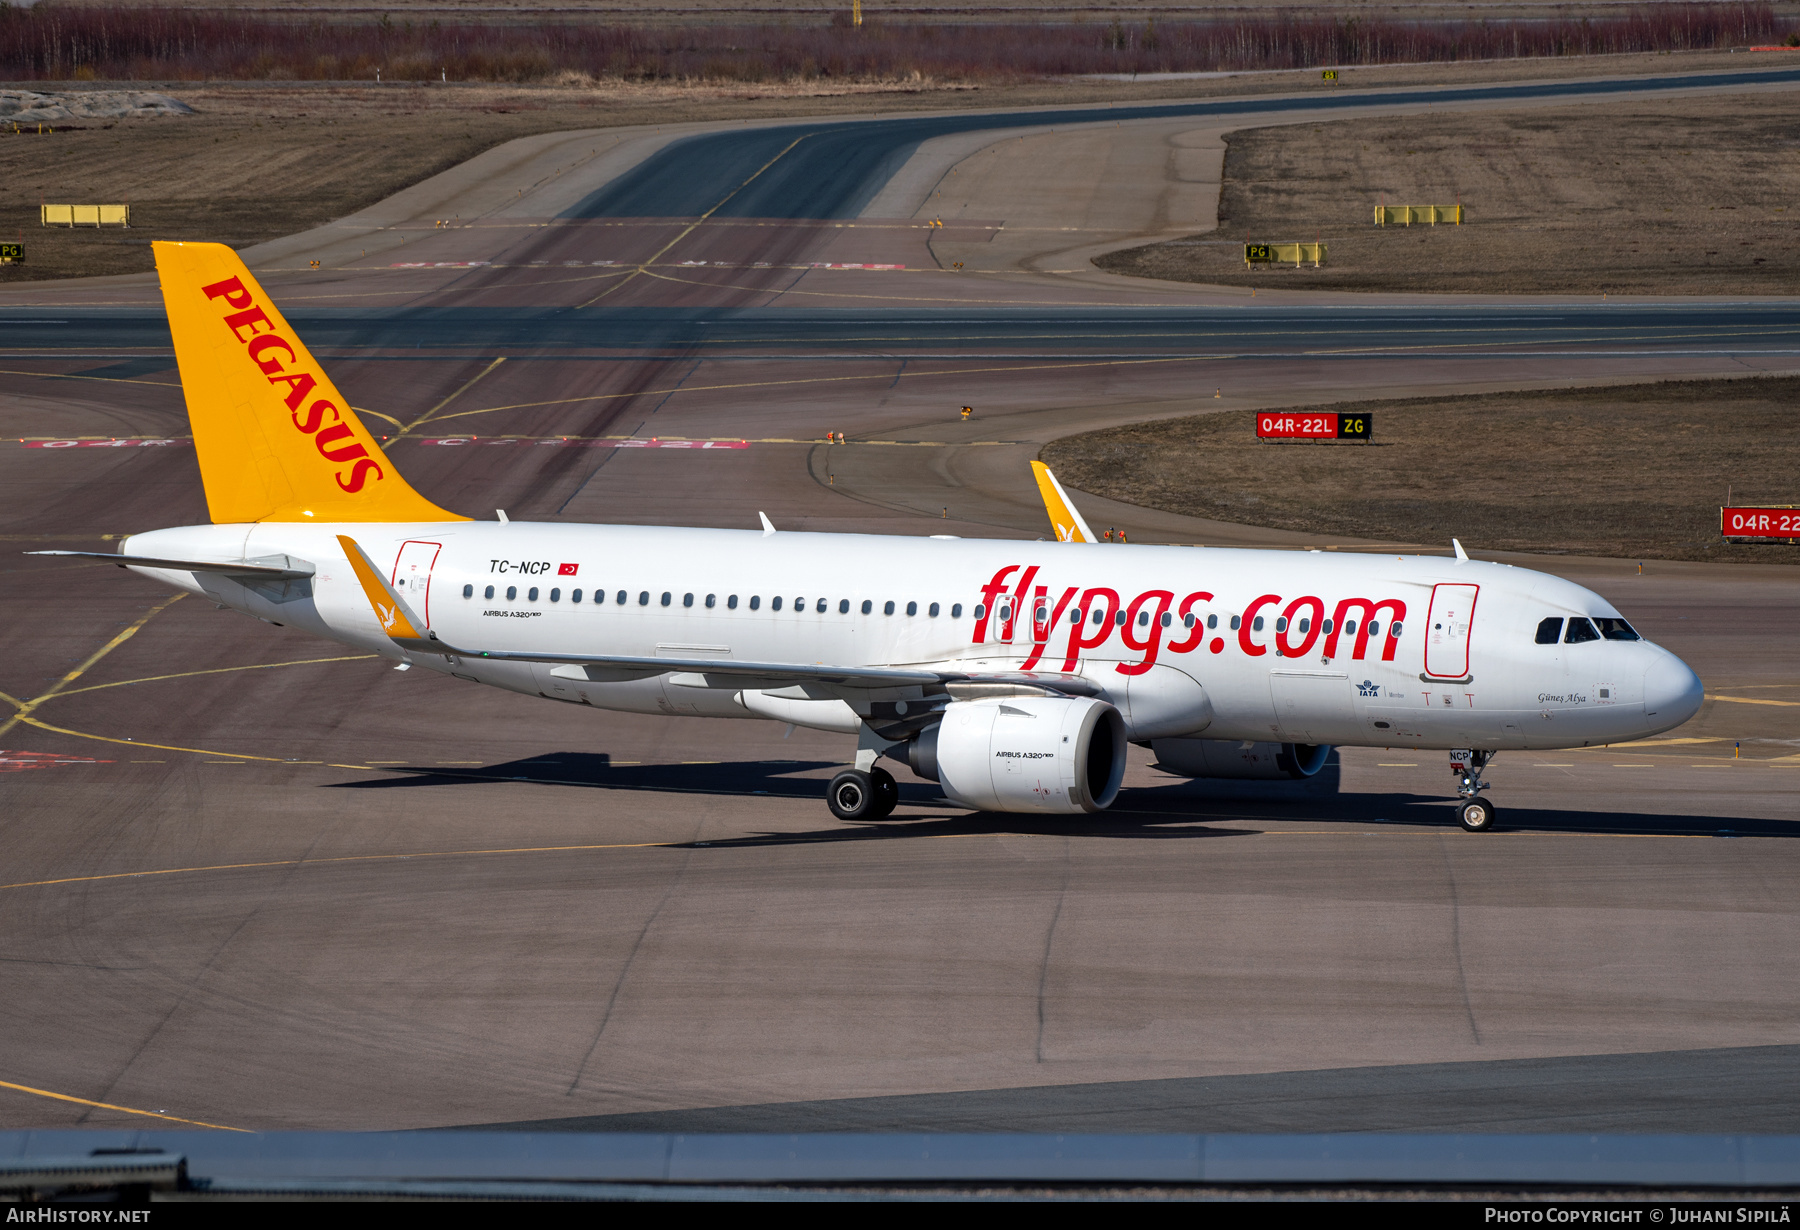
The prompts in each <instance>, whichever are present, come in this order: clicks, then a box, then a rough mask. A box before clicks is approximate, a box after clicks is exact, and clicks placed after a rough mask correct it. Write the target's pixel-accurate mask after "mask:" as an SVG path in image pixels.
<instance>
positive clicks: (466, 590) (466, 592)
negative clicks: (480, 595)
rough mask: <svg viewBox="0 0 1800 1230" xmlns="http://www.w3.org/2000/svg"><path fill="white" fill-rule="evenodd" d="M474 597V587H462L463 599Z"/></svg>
mask: <svg viewBox="0 0 1800 1230" xmlns="http://www.w3.org/2000/svg"><path fill="white" fill-rule="evenodd" d="M474 596H475V587H474V586H473V585H465V586H463V597H465V598H473V597H474Z"/></svg>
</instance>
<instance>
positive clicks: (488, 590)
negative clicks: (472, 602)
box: [481, 585, 494, 598]
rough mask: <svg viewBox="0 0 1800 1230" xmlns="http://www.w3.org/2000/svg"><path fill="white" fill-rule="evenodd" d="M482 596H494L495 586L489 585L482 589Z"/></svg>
mask: <svg viewBox="0 0 1800 1230" xmlns="http://www.w3.org/2000/svg"><path fill="white" fill-rule="evenodd" d="M481 596H482V597H483V598H492V597H493V596H494V587H493V586H492V585H490V586H488V587H487V588H486V589H485V590H483V591H482V593H481Z"/></svg>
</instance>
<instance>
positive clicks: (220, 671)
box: [44, 653, 381, 747]
mask: <svg viewBox="0 0 1800 1230" xmlns="http://www.w3.org/2000/svg"><path fill="white" fill-rule="evenodd" d="M380 656H381V655H380V654H374V653H358V654H351V655H349V656H348V657H342V658H298V659H296V660H295V661H292V662H258V663H256V664H255V665H253V666H214V667H211V668H209V669H207V670H200V671H177V672H176V673H175V674H173V675H146V676H144V677H143V678H142V679H121V680H119V681H118V682H117V683H94V684H89V685H88V686H87V687H85V688H70V689H69V690H68V691H66V692H58V693H57V695H58V696H79V695H80V694H81V693H83V692H98V691H100V690H101V689H103V688H122V687H125V686H127V685H129V684H133V683H160V682H161V681H163V680H164V679H188V678H191V677H193V676H195V675H228V674H230V673H231V672H233V671H266V670H274V669H275V668H276V667H277V666H312V665H314V664H316V663H319V662H364V661H367V660H368V659H370V658H378V657H380ZM44 699H45V700H48V699H50V698H49V697H48V696H46V697H45V698H44ZM144 746H146V747H148V746H149V744H145V745H144Z"/></svg>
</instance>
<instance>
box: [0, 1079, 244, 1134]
mask: <svg viewBox="0 0 1800 1230" xmlns="http://www.w3.org/2000/svg"><path fill="white" fill-rule="evenodd" d="M0 1089H12V1090H15V1091H17V1092H19V1093H29V1094H31V1095H32V1096H34V1097H39V1098H52V1099H54V1100H56V1101H58V1102H73V1103H75V1104H76V1105H77V1106H93V1107H97V1108H98V1109H100V1110H116V1111H120V1112H123V1113H124V1114H127V1115H148V1116H149V1117H150V1118H152V1119H167V1120H168V1121H169V1122H170V1123H191V1124H193V1125H194V1126H195V1127H203V1128H212V1129H213V1130H214V1131H219V1132H245V1133H248V1132H249V1130H250V1129H249V1128H240V1127H227V1126H226V1125H225V1124H223V1123H205V1122H203V1121H201V1120H199V1119H183V1118H182V1117H181V1116H180V1115H169V1114H164V1113H163V1112H162V1111H160V1110H138V1109H136V1108H135V1107H131V1106H115V1105H114V1104H113V1103H111V1102H96V1101H94V1100H93V1099H92V1098H77V1097H73V1096H71V1095H70V1094H66V1093H52V1092H51V1091H50V1090H48V1089H34V1088H33V1087H32V1086H30V1085H15V1084H13V1083H12V1082H11V1081H0Z"/></svg>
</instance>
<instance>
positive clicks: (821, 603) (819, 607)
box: [813, 598, 830, 615]
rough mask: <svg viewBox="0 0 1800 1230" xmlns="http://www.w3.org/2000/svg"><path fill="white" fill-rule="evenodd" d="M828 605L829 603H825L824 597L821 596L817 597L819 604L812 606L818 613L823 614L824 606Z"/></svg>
mask: <svg viewBox="0 0 1800 1230" xmlns="http://www.w3.org/2000/svg"><path fill="white" fill-rule="evenodd" d="M828 605H830V604H829V603H827V602H826V601H825V599H823V598H821V599H819V604H818V605H817V606H815V607H814V608H813V610H815V611H817V612H818V613H819V614H821V615H823V614H824V613H825V608H826V607H827V606H828Z"/></svg>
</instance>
